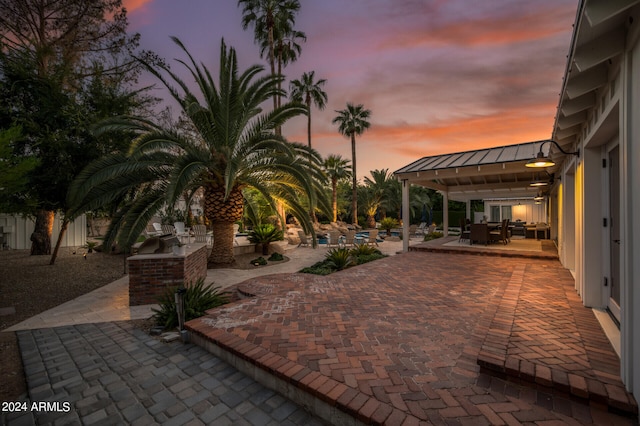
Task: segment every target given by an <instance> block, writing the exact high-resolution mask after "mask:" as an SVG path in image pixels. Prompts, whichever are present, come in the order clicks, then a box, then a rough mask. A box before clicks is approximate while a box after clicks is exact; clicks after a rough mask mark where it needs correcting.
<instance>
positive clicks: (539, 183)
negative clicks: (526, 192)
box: [529, 180, 549, 186]
mask: <svg viewBox="0 0 640 426" xmlns="http://www.w3.org/2000/svg"><path fill="white" fill-rule="evenodd" d="M547 185H549V182H548V181H546V180H534V181H533V182H531V183H530V184H529V186H547Z"/></svg>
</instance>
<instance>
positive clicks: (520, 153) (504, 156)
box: [395, 140, 551, 174]
mask: <svg viewBox="0 0 640 426" xmlns="http://www.w3.org/2000/svg"><path fill="white" fill-rule="evenodd" d="M545 142H547V141H546V140H543V141H536V142H526V143H520V144H516V145H507V146H497V147H495V148H484V149H478V150H474V151H465V152H456V153H452V154H440V155H433V156H430V157H423V158H421V159H419V160H416V161H414V162H413V163H411V164H408V165H406V166H404V167H402V168H400V169H398V170H396V171H395V174H400V173H414V172H424V171H429V170H443V169H451V168H457V167H470V166H481V165H486V164H500V163H511V162H517V161H526V160H530V159H532V158H535V157H536V154H537V153H538V151H540V145H542V144H543V143H545ZM550 147H551V144H546V145H545V147H544V148H545V149H544V150H543V151H544V153H545V155H549V149H550Z"/></svg>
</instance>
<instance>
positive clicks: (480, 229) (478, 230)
mask: <svg viewBox="0 0 640 426" xmlns="http://www.w3.org/2000/svg"><path fill="white" fill-rule="evenodd" d="M474 242H477V243H478V244H484V245H485V246H486V245H487V244H488V243H489V227H488V226H487V224H486V223H472V224H471V231H469V244H470V245H472V244H473V243H474Z"/></svg>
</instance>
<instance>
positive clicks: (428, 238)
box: [424, 231, 444, 241]
mask: <svg viewBox="0 0 640 426" xmlns="http://www.w3.org/2000/svg"><path fill="white" fill-rule="evenodd" d="M442 237H444V234H443V233H442V232H438V231H434V232H432V233H430V234H427V235H425V236H424V240H425V241H431V240H435V239H436V238H442Z"/></svg>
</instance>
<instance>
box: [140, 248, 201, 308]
mask: <svg viewBox="0 0 640 426" xmlns="http://www.w3.org/2000/svg"><path fill="white" fill-rule="evenodd" d="M127 265H128V268H129V306H137V305H149V304H155V303H158V298H159V297H161V296H163V295H164V294H165V293H166V291H167V289H168V288H173V287H178V286H179V285H181V284H183V283H184V284H185V285H187V284H188V283H192V282H196V281H197V280H198V279H199V278H202V279H204V278H206V276H207V246H206V244H191V245H190V247H189V248H187V254H186V255H185V256H175V255H173V254H172V253H163V254H141V255H137V256H131V257H129V258H128V259H127Z"/></svg>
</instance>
